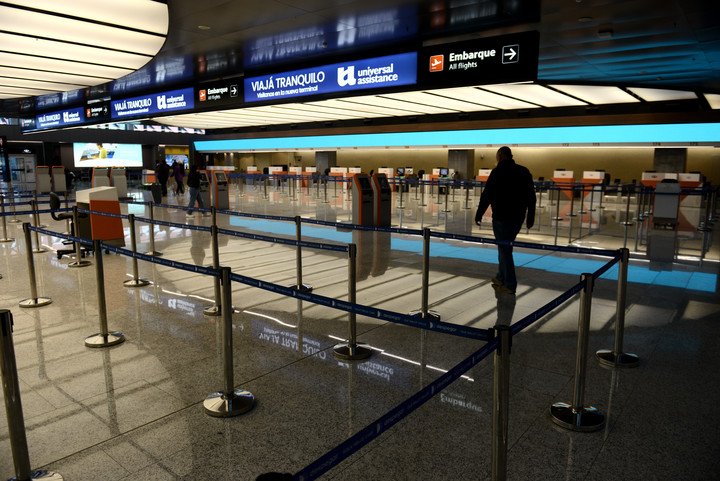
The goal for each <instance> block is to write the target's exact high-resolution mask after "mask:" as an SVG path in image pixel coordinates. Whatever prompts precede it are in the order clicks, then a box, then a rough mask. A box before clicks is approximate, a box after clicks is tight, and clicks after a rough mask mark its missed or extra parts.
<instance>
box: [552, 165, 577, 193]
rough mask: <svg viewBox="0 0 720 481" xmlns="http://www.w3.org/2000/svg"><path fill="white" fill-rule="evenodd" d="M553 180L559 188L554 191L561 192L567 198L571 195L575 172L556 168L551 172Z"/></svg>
mask: <svg viewBox="0 0 720 481" xmlns="http://www.w3.org/2000/svg"><path fill="white" fill-rule="evenodd" d="M552 180H553V182H555V184H556V187H557V188H558V189H559V190H558V191H556V192H562V194H563V196H565V197H566V198H567V199H568V200H570V199H572V197H573V184H574V183H575V172H573V171H572V170H565V169H557V170H555V171H554V172H553V176H552Z"/></svg>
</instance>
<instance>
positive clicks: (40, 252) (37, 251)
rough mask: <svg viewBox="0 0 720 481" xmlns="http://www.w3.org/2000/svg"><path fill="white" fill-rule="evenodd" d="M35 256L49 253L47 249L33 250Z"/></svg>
mask: <svg viewBox="0 0 720 481" xmlns="http://www.w3.org/2000/svg"><path fill="white" fill-rule="evenodd" d="M32 251H33V254H42V253H43V252H47V249H42V248H40V249H33V250H32Z"/></svg>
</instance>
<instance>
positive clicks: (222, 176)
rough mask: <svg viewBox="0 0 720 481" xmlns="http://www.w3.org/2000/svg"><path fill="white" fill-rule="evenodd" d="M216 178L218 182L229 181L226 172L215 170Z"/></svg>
mask: <svg viewBox="0 0 720 481" xmlns="http://www.w3.org/2000/svg"><path fill="white" fill-rule="evenodd" d="M215 179H216V180H217V181H218V182H227V177H225V172H215Z"/></svg>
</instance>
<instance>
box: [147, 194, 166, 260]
mask: <svg viewBox="0 0 720 481" xmlns="http://www.w3.org/2000/svg"><path fill="white" fill-rule="evenodd" d="M154 204H155V202H153V201H150V250H149V251H148V252H146V254H147V255H149V256H158V257H159V256H161V255H162V252H158V251H156V250H155V209H153V205H154Z"/></svg>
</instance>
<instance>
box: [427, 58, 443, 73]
mask: <svg viewBox="0 0 720 481" xmlns="http://www.w3.org/2000/svg"><path fill="white" fill-rule="evenodd" d="M444 64H445V55H432V56H430V71H431V72H442V70H443V68H444V67H445V65H444Z"/></svg>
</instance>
